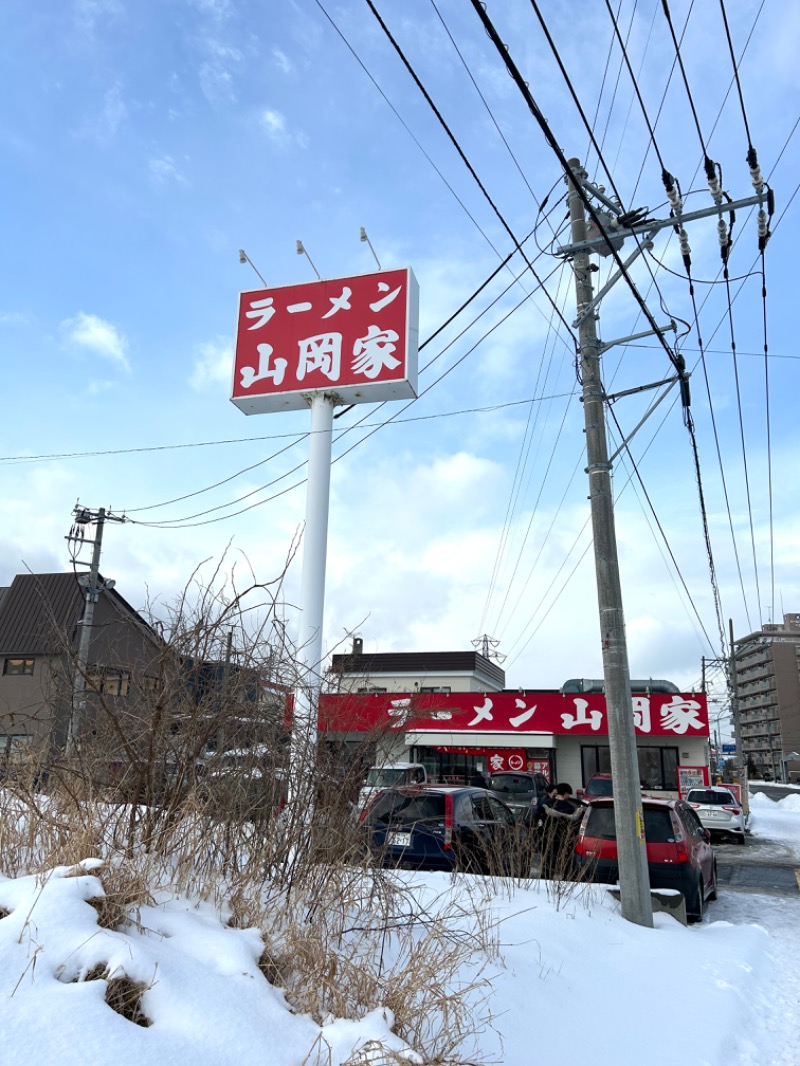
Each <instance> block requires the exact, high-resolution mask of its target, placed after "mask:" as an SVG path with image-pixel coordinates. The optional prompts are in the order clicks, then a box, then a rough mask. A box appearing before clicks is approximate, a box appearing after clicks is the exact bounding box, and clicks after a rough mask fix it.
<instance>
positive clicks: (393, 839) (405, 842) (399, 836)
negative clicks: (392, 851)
mask: <svg viewBox="0 0 800 1066" xmlns="http://www.w3.org/2000/svg"><path fill="white" fill-rule="evenodd" d="M389 843H390V844H391V846H392V847H393V848H407V847H409V845H410V844H411V834H410V833H390V834H389Z"/></svg>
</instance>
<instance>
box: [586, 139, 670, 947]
mask: <svg viewBox="0 0 800 1066" xmlns="http://www.w3.org/2000/svg"><path fill="white" fill-rule="evenodd" d="M569 168H570V172H571V175H570V176H568V177H567V185H568V188H569V193H568V196H567V199H568V203H569V216H570V221H571V223H572V241H573V244H578V243H579V242H581V241H585V240H586V239H587V224H586V212H585V210H584V204H583V200H582V198H581V196H580V195H579V193H578V191H577V187H576V181H580V180H582V179H583V178H585V177H586V173H585V171H584V170H583V168H582V167H581V165H580V161H579V160H577V159H570V160H569ZM572 267H573V271H574V273H575V291H576V296H577V304H578V315H579V316H581V313H582V312H584V311H585V310H586V309H587V308H588V307H589V305H590V304H591V303H592V300H593V299H594V291H593V285H592V272H591V263H590V253H589V251H588V250H578V251H576V252H575V253H574V255H573V259H572ZM578 343H579V353H580V363H581V377H582V380H583V397H582V398H583V413H584V422H585V427H586V460H587V464H588V465H587V468H586V471H587V473H588V475H589V499H590V502H591V513H592V532H593V535H594V558H595V572H596V575H597V599H598V604H599V608H600V637H601V641H602V650H603V675H604V678H605V689H606V708H607V714H608V742H609V748H610V754H611V775H612V778H613V782H614V808H615V812H616V823H617V848H618V854H619V887H620V903H621V909H622V916H623V918H626V919H627V920H628V921H631V922H635V923H636V924H637V925H643V926H646V927H648V928H652V927H653V904H652V900H651V897H650V879H649V875H648V870H647V851H646V847H645V837H644V812H643V810H642V794H641V789H640V787H639V762H638V757H637V752H636V731H635V728H634V721H633V700H632V699H631V683H630V669H629V667H628V648H627V643H626V638H625V621H624V617H623V612H622V588H621V585H620V579H619V561H618V558H617V537H616V530H615V527H614V497H613V493H612V487H611V467H612V464H611V462H610V461H609V458H608V443H607V440H606V425H605V408H604V398H603V397H604V393H603V384H602V380H601V377H600V354H601V346H600V341H599V338H598V336H597V328H596V321H595V314H594V311H593V310H590V311H589V313H588V314H585V315H583V317H581V319H580V325H579V330H578Z"/></svg>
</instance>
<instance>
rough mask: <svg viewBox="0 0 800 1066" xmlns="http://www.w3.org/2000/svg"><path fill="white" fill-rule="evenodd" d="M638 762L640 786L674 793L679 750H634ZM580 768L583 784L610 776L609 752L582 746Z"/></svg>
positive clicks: (646, 748) (604, 749) (605, 748)
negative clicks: (596, 775)
mask: <svg viewBox="0 0 800 1066" xmlns="http://www.w3.org/2000/svg"><path fill="white" fill-rule="evenodd" d="M636 754H637V756H638V760H639V784H640V786H641V787H642V788H646V789H648V790H653V791H656V790H662V791H671V792H677V790H678V749H677V748H656V747H652V748H650V747H643V746H642V745H639V746H638V747H637V748H636ZM581 769H582V770H583V781H584V784H585V783H586V782H587V781H588V780H589V779H590V778H592V777H594V775H595V774H609V773H611V753H610V749H609V748H607V747H600V746H599V745H598V746H594V745H584V746H582V747H581Z"/></svg>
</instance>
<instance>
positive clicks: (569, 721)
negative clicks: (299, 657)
mask: <svg viewBox="0 0 800 1066" xmlns="http://www.w3.org/2000/svg"><path fill="white" fill-rule="evenodd" d="M632 703H633V707H632V710H633V722H634V726H635V730H636V735H637V736H640V737H645V736H650V737H689V736H696V737H707V736H708V704H707V701H706V697H705V695H703V694H702V693H680V694H677V693H676V694H674V695H664V694H662V693H652V694H650V695H634V696H633V697H632ZM320 727H321V728H322V729H325V730H334V731H335V730H350V731H355V732H367V731H369V730H370V729H380V728H382V727H383V728H386V729H389V730H393V729H403V730H405V731H408V732H414V733H416V734H418V735H424V734H425V733H426V732H429V733H436V734H442V733H448V734H454V735H455V734H458V735H459V736H462V737H463V738H464V742H465V743H469V741H468V737H469V736H470V734H492V733H497V734H503V735H505V736H507V735H508V734H517V735H518V736H519V738H520V746H525V747H530V748H535V747H536V746H537V744H536V735H537V734H546V735H557V736H581V737H590V736H608V720H607V717H606V699H605V696H603V695H595V694H590V693H586V694H584V695H580V696H578V695H573V694H569V695H566V694H562V693H560V692H527V693H514V692H489V693H483V692H454V693H452V694H450V695H445V694H439V693H436V694H433V693H431V694H429V693H425V694H420V695H413V696H412V695H403V694H402V693H375V694H371V695H352V696H348V695H333V694H331V695H324V696H322V698H321V701H320ZM456 743H457V741H456Z"/></svg>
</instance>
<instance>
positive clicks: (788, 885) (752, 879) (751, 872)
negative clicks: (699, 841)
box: [714, 784, 800, 902]
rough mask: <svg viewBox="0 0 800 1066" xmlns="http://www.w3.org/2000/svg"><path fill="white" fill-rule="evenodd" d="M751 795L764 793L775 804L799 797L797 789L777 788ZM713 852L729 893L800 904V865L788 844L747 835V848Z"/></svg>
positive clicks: (763, 788)
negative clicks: (773, 897)
mask: <svg viewBox="0 0 800 1066" xmlns="http://www.w3.org/2000/svg"><path fill="white" fill-rule="evenodd" d="M750 791H751V792H763V793H764V795H766V796H767V797H769V799H772V800H782V799H783V798H784V797H785V796H787V795H789V794H795V795H796V794H797V789H789V788H786V787H785V786H784V785H774V784H757V785H751V786H750ZM714 850H715V852H716V855H717V869H718V873H719V883H720V885H721V887H722V888H723V889H725V890H726V891H730V890H733V891H742V892H759V893H764V894H766V895H772V896H783V897H785V898H789V899H795V900H798V901H799V902H800V862H799V861H798V859H797V857H796V854H795V851H794V849H793V848H792V847H791V846H790V845H789V844H787V843H785V842H783V841H780V840H771V839H769V837H766V836H764V835H763V834H759V836H757V837H755V836H752V835H751V834H749V833H748V834H747V837H746V840H745V844H744V845H740V844H719V845H717V846H716V847H715V849H714Z"/></svg>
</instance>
